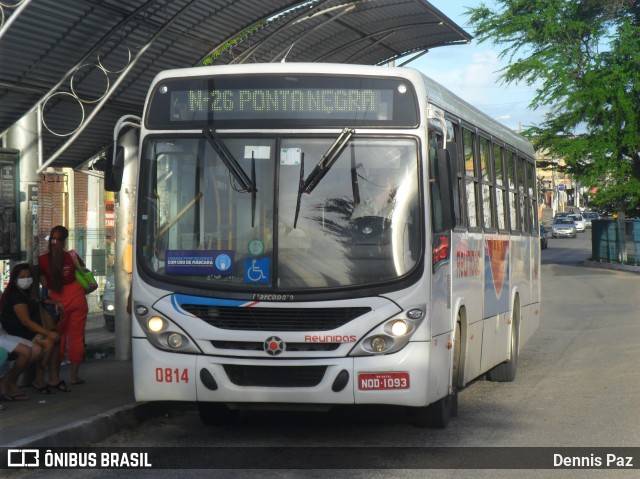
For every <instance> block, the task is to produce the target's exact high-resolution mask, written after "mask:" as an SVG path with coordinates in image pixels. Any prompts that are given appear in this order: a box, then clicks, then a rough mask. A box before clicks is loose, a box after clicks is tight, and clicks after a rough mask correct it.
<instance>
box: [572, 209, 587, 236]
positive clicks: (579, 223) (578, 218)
mask: <svg viewBox="0 0 640 479" xmlns="http://www.w3.org/2000/svg"><path fill="white" fill-rule="evenodd" d="M569 218H573V222H574V223H575V224H576V231H577V232H578V233H584V230H585V229H586V228H587V225H586V224H585V222H584V219H583V218H582V215H581V214H580V213H571V214H570V215H569Z"/></svg>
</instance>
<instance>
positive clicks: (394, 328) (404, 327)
mask: <svg viewBox="0 0 640 479" xmlns="http://www.w3.org/2000/svg"><path fill="white" fill-rule="evenodd" d="M407 331H409V325H408V324H407V323H406V321H404V320H402V319H398V320H396V321H393V322H392V323H391V334H392V335H393V336H404V335H405V334H407Z"/></svg>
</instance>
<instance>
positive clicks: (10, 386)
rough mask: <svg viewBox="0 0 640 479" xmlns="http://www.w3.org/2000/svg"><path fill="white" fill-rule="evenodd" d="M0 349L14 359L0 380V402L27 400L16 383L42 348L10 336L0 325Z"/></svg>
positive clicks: (0, 324)
mask: <svg viewBox="0 0 640 479" xmlns="http://www.w3.org/2000/svg"><path fill="white" fill-rule="evenodd" d="M0 349H4V350H6V351H7V352H8V353H10V354H12V355H13V356H14V357H15V359H14V361H13V366H11V369H10V370H9V372H7V374H5V375H4V376H3V377H2V380H0V400H2V401H9V402H11V401H27V400H29V397H28V396H27V395H25V394H22V393H21V392H20V389H18V384H17V381H18V378H19V377H20V375H21V374H22V373H23V372H24V371H25V369H27V367H29V366H30V365H31V364H33V363H34V362H35V361H36V360H37V359H38V357H39V356H40V353H41V352H42V348H41V347H40V346H39V345H37V344H33V343H32V342H31V341H29V340H27V339H24V338H19V337H17V336H10V335H9V334H7V332H6V331H5V330H4V329H3V328H2V323H0ZM2 409H4V408H2Z"/></svg>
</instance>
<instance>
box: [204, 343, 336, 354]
mask: <svg viewBox="0 0 640 479" xmlns="http://www.w3.org/2000/svg"><path fill="white" fill-rule="evenodd" d="M211 344H212V345H213V347H215V348H217V349H229V350H239V351H264V342H259V341H211ZM340 344H341V343H289V342H288V343H287V351H293V352H309V351H323V352H324V351H335V350H336V349H338V348H339V347H340Z"/></svg>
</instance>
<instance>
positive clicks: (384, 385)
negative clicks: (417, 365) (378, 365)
mask: <svg viewBox="0 0 640 479" xmlns="http://www.w3.org/2000/svg"><path fill="white" fill-rule="evenodd" d="M358 389H360V391H385V390H389V389H409V373H360V374H358Z"/></svg>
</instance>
